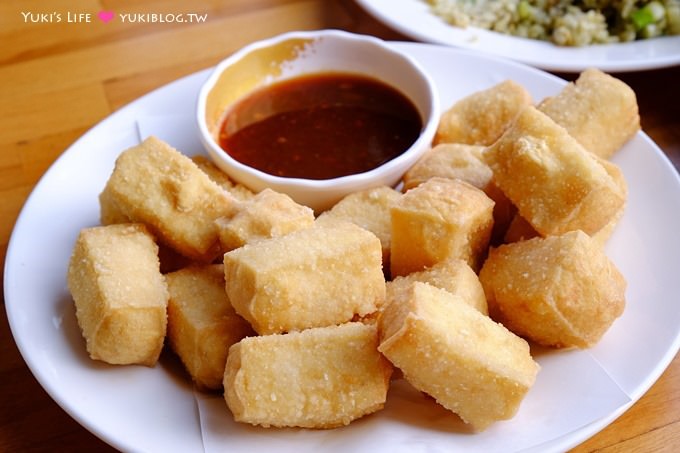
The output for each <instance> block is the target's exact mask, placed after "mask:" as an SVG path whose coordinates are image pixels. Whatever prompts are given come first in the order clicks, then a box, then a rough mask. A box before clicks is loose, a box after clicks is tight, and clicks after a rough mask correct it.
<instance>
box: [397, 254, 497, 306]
mask: <svg viewBox="0 0 680 453" xmlns="http://www.w3.org/2000/svg"><path fill="white" fill-rule="evenodd" d="M414 282H422V283H428V284H430V285H432V286H434V287H435V288H441V289H444V290H446V291H448V292H450V293H451V294H454V295H456V296H460V298H461V300H462V301H463V302H465V303H466V304H468V305H470V306H471V307H473V308H475V309H477V310H478V311H479V312H480V313H482V314H484V315H488V314H489V310H488V308H487V305H486V296H485V295H484V288H482V284H481V283H480V282H479V278H478V277H477V274H475V271H473V270H472V268H471V267H470V266H469V265H468V264H467V263H466V262H465V261H463V260H461V259H458V258H451V259H447V260H444V261H441V262H439V263H437V264H435V265H434V266H432V267H428V268H427V269H425V270H422V271H420V272H412V273H410V274H408V275H406V276H403V277H397V278H395V279H394V280H392V281H390V282H387V292H386V296H385V303H386V304H389V303H390V301H392V300H395V299H403V297H402V293H403V292H404V291H408V290H409V289H410V288H411V286H413V283H414Z"/></svg>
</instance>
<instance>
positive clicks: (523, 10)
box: [517, 0, 531, 19]
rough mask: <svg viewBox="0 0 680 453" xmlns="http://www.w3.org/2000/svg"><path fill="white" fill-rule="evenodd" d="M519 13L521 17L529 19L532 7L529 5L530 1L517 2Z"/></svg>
mask: <svg viewBox="0 0 680 453" xmlns="http://www.w3.org/2000/svg"><path fill="white" fill-rule="evenodd" d="M517 14H518V15H519V18H520V19H528V18H529V17H531V7H530V6H529V2H528V1H526V0H522V1H521V2H519V3H518V4H517Z"/></svg>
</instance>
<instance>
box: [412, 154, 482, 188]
mask: <svg viewBox="0 0 680 453" xmlns="http://www.w3.org/2000/svg"><path fill="white" fill-rule="evenodd" d="M483 150H484V147H483V146H478V145H464V144H462V143H442V144H439V145H436V146H435V147H434V148H432V149H430V150H428V151H427V152H426V153H425V155H423V157H421V158H420V159H419V160H418V162H416V163H415V165H413V167H411V168H410V169H409V170H408V171H407V172H406V174H405V175H404V192H406V191H407V190H409V189H412V188H414V187H416V186H418V185H419V184H422V183H423V182H425V181H427V180H428V179H430V178H433V177H435V176H439V177H442V178H449V179H462V180H463V181H466V182H468V183H470V184H472V185H473V186H475V187H477V188H478V189H482V190H485V189H486V186H487V185H488V184H489V182H491V178H492V177H493V173H492V171H491V169H490V168H489V166H488V165H487V164H486V163H485V162H484V161H483V159H482V151H483Z"/></svg>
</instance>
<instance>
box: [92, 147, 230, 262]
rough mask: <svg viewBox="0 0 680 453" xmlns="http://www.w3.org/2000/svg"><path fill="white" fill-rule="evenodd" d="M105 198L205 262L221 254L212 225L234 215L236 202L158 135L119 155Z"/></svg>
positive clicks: (185, 253) (165, 238)
mask: <svg viewBox="0 0 680 453" xmlns="http://www.w3.org/2000/svg"><path fill="white" fill-rule="evenodd" d="M102 199H103V200H104V204H105V205H108V204H113V205H114V206H115V207H116V209H118V211H119V213H120V214H121V215H124V216H125V217H126V218H128V219H130V220H131V221H134V222H139V223H143V224H145V225H147V226H148V227H149V229H150V230H151V231H152V233H153V234H154V235H155V236H156V237H157V238H158V240H160V241H161V242H163V243H165V244H166V245H168V246H170V247H172V248H173V249H175V250H176V251H178V252H179V253H181V254H182V255H185V256H187V257H189V258H191V259H193V260H196V261H202V262H211V261H212V260H214V259H215V258H216V257H217V256H218V255H219V254H220V253H221V250H220V246H219V239H218V234H217V227H216V226H215V224H214V221H215V220H216V219H217V218H219V217H225V216H230V215H233V214H234V213H235V210H236V204H237V202H236V201H235V199H234V198H233V197H232V196H231V195H229V193H228V192H226V191H225V190H223V189H222V188H221V187H219V186H218V185H217V184H216V183H215V182H213V181H212V180H211V179H210V178H209V177H208V176H207V175H206V174H205V173H203V172H202V171H201V170H200V169H199V168H198V167H197V166H196V164H194V163H193V162H192V161H191V159H189V158H188V157H186V156H184V155H183V154H181V153H180V152H179V151H177V150H175V149H174V148H172V147H171V146H170V145H168V144H166V143H164V142H163V141H161V140H159V139H157V138H155V137H149V138H147V139H146V140H144V141H143V142H142V143H141V144H139V145H137V146H134V147H132V148H130V149H128V150H126V151H124V152H123V153H122V154H121V155H120V156H119V157H118V159H117V160H116V165H115V168H114V170H113V173H112V174H111V176H110V178H109V180H108V182H107V184H106V187H105V189H104V191H103V193H102V195H101V196H100V202H101V201H102Z"/></svg>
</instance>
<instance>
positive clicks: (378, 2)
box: [356, 0, 680, 73]
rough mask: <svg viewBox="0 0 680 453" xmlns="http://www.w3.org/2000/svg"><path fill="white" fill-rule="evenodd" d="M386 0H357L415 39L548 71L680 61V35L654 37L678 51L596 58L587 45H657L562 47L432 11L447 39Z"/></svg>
mask: <svg viewBox="0 0 680 453" xmlns="http://www.w3.org/2000/svg"><path fill="white" fill-rule="evenodd" d="M386 1H387V0H356V2H357V3H358V4H359V5H360V6H361V7H362V8H363V9H364V11H366V12H367V13H368V14H370V15H371V16H373V17H374V18H375V19H377V20H379V21H380V22H382V23H383V24H385V25H387V26H389V27H390V28H392V29H394V30H396V31H398V32H399V33H402V34H403V35H405V36H408V37H410V38H412V39H416V40H419V41H422V42H424V43H430V44H440V45H447V46H454V47H459V48H463V49H471V50H476V51H479V52H483V53H486V54H489V55H497V56H501V57H505V58H510V59H513V60H515V61H518V62H521V63H523V64H526V65H530V66H535V67H537V68H541V69H543V70H546V71H554V72H566V73H573V72H580V71H583V70H585V69H587V68H589V67H597V68H599V69H601V70H603V71H606V72H636V71H647V70H652V69H662V68H667V67H671V66H675V65H678V64H680V35H672V36H662V37H658V38H653V40H664V41H670V40H672V41H673V43H674V44H675V43H676V42H677V46H676V47H677V48H678V49H679V50H678V52H677V53H675V54H668V55H662V56H657V57H654V58H650V59H639V58H638V59H630V58H628V59H617V60H608V59H593V58H587V57H585V58H584V57H583V56H582V55H581V54H584V53H585V54H586V55H587V54H588V50H587V49H588V48H589V47H593V46H596V47H593V48H595V49H598V50H606V49H616V48H617V47H618V46H627V47H629V48H633V46H635V47H643V48H647V47H649V48H653V47H654V41H652V40H639V41H633V42H627V43H620V44H619V43H612V44H595V45H591V46H585V47H560V46H555V45H554V44H552V43H549V42H546V41H540V40H534V39H528V38H522V37H518V36H511V35H505V34H502V33H498V32H494V31H490V30H485V29H481V28H478V27H475V26H470V27H467V29H462V28H460V27H455V26H453V25H449V24H446V23H445V22H444V21H443V20H442V19H440V18H437V17H436V16H435V15H434V14H431V13H430V16H431V17H432V18H434V19H436V20H437V21H438V22H441V28H440V29H441V30H442V31H443V32H444V33H446V34H447V38H446V39H444V38H441V37H439V36H438V35H437V34H433V33H432V32H431V31H430V30H429V29H428V30H427V31H423V30H421V29H420V28H418V27H417V26H414V25H413V24H414V21H413V17H409V18H405V17H400V16H399V15H396V14H394V13H392V12H390V11H386V9H385V8H383V7H382V5H383V3H385V2H386ZM389 1H390V2H391V3H390V4H391V5H393V6H394V5H395V4H396V3H395V0H389ZM396 1H398V2H399V4H404V3H405V2H406V3H419V2H422V3H425V1H424V0H396ZM394 10H395V11H396V10H398V8H394ZM423 17H425V16H423ZM405 19H409V20H405ZM446 27H451V28H452V30H451V31H450V32H448V31H447V30H445V28H446ZM438 28H439V27H438ZM451 33H466V34H468V35H470V36H469V37H467V38H466V39H463V38H462V37H460V38H451V37H450V34H451ZM474 36H477V37H479V36H481V37H482V38H484V37H491V38H492V39H500V40H502V41H505V42H507V43H508V44H509V45H510V44H512V45H513V46H515V48H516V47H517V46H520V47H526V46H530V47H533V48H534V49H542V51H541V55H538V56H536V57H531V56H518V55H517V54H513V55H508V54H506V53H504V52H498V51H496V50H495V48H493V47H491V46H489V45H485V46H484V47H479V46H475V45H474V43H475V42H476V39H475V38H474ZM657 42H661V41H657ZM657 47H658V46H657ZM545 51H547V53H548V55H550V54H551V53H555V52H557V53H564V54H566V55H562V56H560V57H559V58H558V56H557V55H553V56H549V57H548V58H546V54H545ZM553 51H554V52H553Z"/></svg>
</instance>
